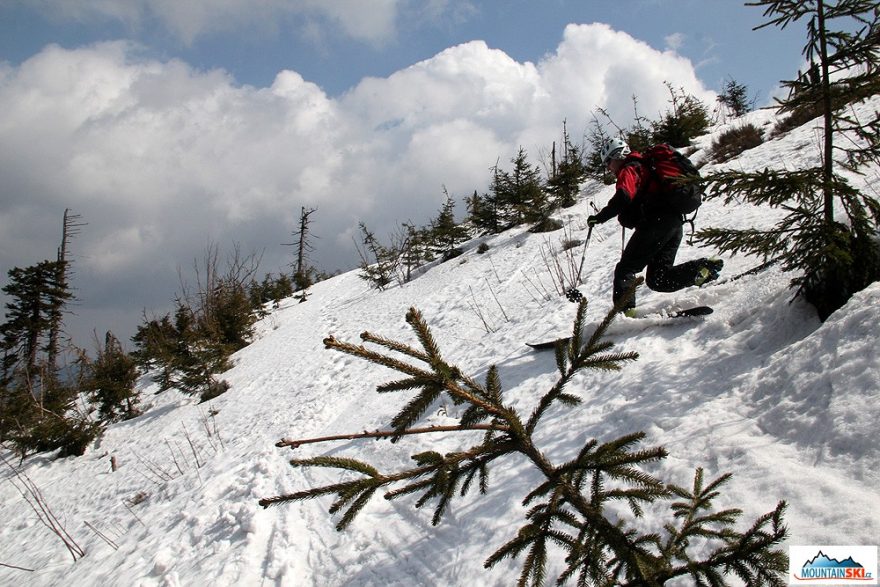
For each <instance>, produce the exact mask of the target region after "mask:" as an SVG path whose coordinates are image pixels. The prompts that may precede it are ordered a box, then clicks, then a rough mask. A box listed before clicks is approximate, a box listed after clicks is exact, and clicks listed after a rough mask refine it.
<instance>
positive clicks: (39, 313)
mask: <svg viewBox="0 0 880 587" xmlns="http://www.w3.org/2000/svg"><path fill="white" fill-rule="evenodd" d="M64 271H65V269H64V262H61V261H41V262H40V263H38V264H36V265H33V266H31V267H25V268H24V269H21V268H19V267H15V268H13V269H11V270H10V271H9V273H8V275H9V283H7V284H6V285H5V286H4V287H3V293H5V294H6V295H7V296H9V297H10V298H11V300H10V301H9V302H7V303H6V322H5V323H4V324H3V325H2V327H0V332H2V336H3V348H4V351H5V353H4V365H3V371H4V379H8V378H9V377H11V376H12V371H13V370H14V369H15V368H16V367H17V368H18V369H19V370H20V371H21V372H22V373H23V374H24V375H25V376H28V377H36V376H37V375H38V373H37V369H36V365H37V359H38V357H39V355H40V353H41V352H43V353H49V352H50V351H51V350H52V344H53V336H52V333H53V331H54V329H56V328H57V326H58V324H59V322H60V320H61V315H62V312H63V310H64V306H65V304H66V303H67V301H68V300H70V299H71V298H72V294H71V292H70V290H69V289H67V288H66V287H65V286H64ZM48 375H49V376H50V377H54V376H55V373H54V371H53V372H50V373H49V374H48Z"/></svg>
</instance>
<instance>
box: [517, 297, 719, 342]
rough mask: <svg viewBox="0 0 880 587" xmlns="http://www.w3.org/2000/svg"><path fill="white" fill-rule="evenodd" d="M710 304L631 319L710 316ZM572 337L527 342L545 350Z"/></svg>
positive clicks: (653, 313)
mask: <svg viewBox="0 0 880 587" xmlns="http://www.w3.org/2000/svg"><path fill="white" fill-rule="evenodd" d="M714 311H715V310H713V309H712V308H710V307H709V306H695V307H693V308H685V309H684V310H672V311H669V312H652V313H650V314H646V315H644V316H637V317H635V318H631V320H642V319H645V318H693V317H695V316H708V315H709V314H711V313H712V312H714ZM569 340H571V337H568V336H567V337H564V338H557V339H556V340H547V341H544V342H527V343H526V346H529V347H531V348H533V349H535V350H538V351H543V350H548V349H554V348H556V345H557V343H562V344H566V343H567V342H568V341H569Z"/></svg>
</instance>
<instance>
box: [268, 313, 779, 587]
mask: <svg viewBox="0 0 880 587" xmlns="http://www.w3.org/2000/svg"><path fill="white" fill-rule="evenodd" d="M586 308H587V302H586V301H583V302H581V304H580V306H579V308H578V312H577V317H576V319H575V323H574V328H573V332H572V337H571V339H570V341H569V342H568V343H559V344H558V345H557V348H556V363H557V367H558V370H559V379H558V381H557V383H556V384H555V385H554V386H553V387H552V388H550V390H549V391H547V392H546V393H545V394H544V395H543V396H542V397H541V398H540V399H539V400H538V401H537V403H536V405H535V406H534V409H533V410H532V411H531V412H530V414H529V415H528V416H527V417H523V416H522V415H521V414H520V413H518V412H517V411H516V410H515V409H514V408H513V407H512V406H511V405H510V404H509V403H505V398H504V395H503V390H502V386H501V381H500V378H499V375H498V370H497V369H496V368H495V367H494V366H493V367H491V368H490V369H489V372H488V374H487V376H486V380H485V382H484V383H480V382H478V381H476V380H474V379H472V378H471V377H469V376H467V375H465V374H464V373H463V372H462V371H461V370H460V369H458V368H457V367H456V366H454V365H450V364H449V363H447V362H446V361H445V360H444V359H443V357H442V356H441V354H440V350H439V348H438V347H437V344H436V342H435V339H434V337H433V335H432V334H431V332H430V330H429V328H428V325H427V323H426V321H425V320H424V319H423V317H422V316H421V314H420V313H419V312H418V311H417V310H415V309H410V311H409V312H408V313H407V316H406V320H407V322H408V324H409V325H410V326H411V327H412V329H413V330H414V332H415V335H416V337H417V339H418V341H419V343H420V345H421V348H415V347H411V346H409V345H406V344H404V343H401V342H397V341H394V340H389V339H387V338H384V337H381V336H377V335H374V334H371V333H368V332H365V333H364V334H362V335H361V338H362V339H363V341H364V342H365V343H369V344H371V345H375V346H376V347H377V349H374V348H371V347H367V346H365V345H357V344H352V343H347V342H342V341H339V340H336V339H335V338H333V337H330V338H327V339H325V341H324V344H325V345H326V346H327V348H329V349H333V350H336V351H340V352H342V353H346V354H349V355H353V356H355V357H359V358H362V359H365V360H367V361H370V362H372V363H375V364H378V365H382V366H384V367H387V368H390V369H392V370H395V371H398V372H400V373H401V374H402V378H401V379H397V380H394V381H390V382H388V383H386V384H384V385H381V386H379V387H378V389H377V391H379V392H380V393H390V392H398V391H409V392H416V394H415V397H413V399H411V400H410V401H409V403H407V404H406V405H405V406H404V407H403V409H402V410H401V411H400V412H399V413H398V414H397V416H396V417H394V419H392V420H391V422H390V428H389V429H387V430H384V431H378V432H373V433H363V434H353V435H346V436H337V437H327V438H318V439H305V440H282V441H281V442H279V443H278V445H277V446H290V447H292V448H297V447H298V446H300V445H302V444H307V443H313V442H321V441H329V440H342V439H352V438H382V437H385V438H390V439H391V441H392V442H395V441H397V440H399V439H400V438H401V437H403V436H406V435H413V434H429V433H438V432H443V433H449V432H457V433H460V434H461V437H462V438H465V437H467V438H468V440H466V441H465V444H464V445H463V446H462V448H461V450H456V451H453V452H448V453H446V454H441V453H439V452H437V451H434V450H425V451H423V452H419V453H417V454H414V455H412V460H413V461H414V465H413V466H412V467H411V468H405V469H403V470H399V471H389V472H383V471H380V470H379V469H377V468H376V467H375V466H374V465H372V464H370V463H367V462H363V461H359V460H356V459H352V458H347V457H344V456H335V455H334V456H318V457H313V458H306V459H294V460H292V461H291V464H292V465H293V466H295V467H329V468H334V469H338V470H340V471H341V472H343V474H344V475H345V476H346V477H347V479H348V480H346V481H340V482H338V483H333V484H330V485H326V486H323V487H316V488H313V489H306V490H304V491H299V492H296V493H292V494H289V495H281V496H277V497H271V498H267V499H262V500H260V505H262V506H263V507H269V506H272V505H277V504H281V503H289V502H296V501H303V500H309V499H313V498H316V497H319V496H325V495H326V496H335V500H334V502H333V504H332V506H331V507H330V513H331V514H340V518H339V522H338V524H337V529H338V530H340V531H341V530H344V529H345V528H346V527H348V526H349V525H350V524H351V523H352V521H353V520H354V519H355V516H357V514H358V512H360V511H361V510H362V508H363V507H364V505H365V504H366V503H367V502H369V500H370V499H371V498H373V497H374V496H375V495H377V494H379V495H382V496H383V497H384V498H385V499H388V500H393V499H398V498H401V497H404V496H413V497H415V498H416V503H415V505H416V507H421V506H424V505H426V504H429V503H430V504H432V505H433V507H434V514H433V518H432V523H433V524H435V525H436V524H438V523H439V522H440V521H441V520H442V518H443V516H444V514H445V513H446V512H447V508H448V506H449V504H450V502H451V501H452V500H453V499H455V497H456V495H460V496H464V495H466V494H467V493H468V492H469V491H470V490H471V489H477V490H478V491H479V492H480V493H481V494H485V493H487V492H488V491H489V470H490V465H493V464H495V463H496V461H500V462H503V463H504V465H503V466H505V467H509V466H511V464H512V463H513V462H514V460H512V459H517V458H518V459H520V460H521V461H524V462H525V463H528V464H529V465H530V466H532V467H534V468H536V469H537V470H538V471H540V473H541V475H542V478H543V480H542V481H541V482H540V483H539V484H538V485H537V486H535V487H534V488H533V489H532V490H531V491H530V492H529V493H528V494H527V495H525V496H524V499H523V504H524V505H525V506H526V507H528V508H529V509H528V512H527V513H526V515H525V520H524V521H523V525H522V526H521V527H520V528H519V529H518V530H516V529H512V530H511V533H510V534H511V538H510V540H509V541H508V542H507V543H505V544H503V545H501V546H500V547H499V548H498V549H497V550H495V551H494V552H493V553H491V554H489V556H488V557H487V559H486V561H485V563H484V564H485V566H486V567H487V568H489V567H492V566H494V565H495V564H497V563H498V562H500V561H502V560H504V559H506V558H517V557H521V558H522V561H523V562H522V571H521V575H520V579H519V582H518V584H519V585H522V586H525V585H533V586H538V585H542V584H544V581H545V578H546V574H547V561H548V554H549V551H550V549H551V548H553V547H555V548H558V549H561V550H562V551H563V552H564V553H565V564H566V567H565V568H564V570H563V571H562V573H561V575H560V576H559V577H558V581H559V582H560V583H562V582H565V581H566V580H568V579H574V580H575V581H576V584H578V585H594V586H600V585H601V586H610V585H618V586H620V585H623V586H630V587H634V586H636V585H638V586H657V585H663V584H664V583H666V582H667V581H670V580H672V579H675V578H681V579H685V580H689V581H691V584H695V585H712V586H720V585H726V584H727V581H726V576H727V575H731V574H733V575H736V576H737V577H738V578H739V579H741V580H742V581H744V582H745V583H746V584H748V585H750V586H752V587H759V586H762V585H772V586H782V585H784V584H785V583H786V581H785V580H784V579H783V576H784V572H785V570H786V569H787V564H788V563H787V557H786V555H785V554H784V552H783V551H782V550H781V549H779V548H778V545H779V543H780V542H781V541H782V540H783V539H784V538H785V535H786V529H785V527H784V525H783V523H782V516H783V511H784V509H785V504H784V502H780V503H779V504H778V505H777V507H776V508H775V509H774V510H773V511H771V512H769V513H767V514H764V515H762V516H760V517H759V518H758V519H757V520H755V521H754V522H753V523H752V524H751V525H750V526H749V527H748V528H747V529H745V530H738V529H736V528H735V526H736V522H737V520H738V518H739V517H740V515H741V513H742V512H741V511H740V510H738V509H725V510H717V509H716V508H715V507H714V504H713V501H714V499H715V498H716V497H717V496H718V495H719V494H720V492H721V491H720V489H721V487H722V486H723V484H724V483H725V482H726V481H727V480H728V479H729V477H730V475H721V476H720V477H718V478H717V479H714V480H709V479H706V478H705V477H704V473H703V470H702V469H699V468H698V469H697V470H696V473H695V475H694V479H693V482H692V484H689V485H688V486H679V485H675V484H668V483H665V482H664V481H662V480H661V479H659V478H657V477H656V476H654V475H653V474H651V473H649V472H647V471H646V470H645V469H644V468H643V465H646V464H650V463H653V462H655V461H657V460H660V459H662V458H664V457H665V456H666V454H667V453H666V450H665V449H663V448H662V447H652V448H642V447H640V446H639V444H640V442H641V441H642V440H643V439H644V437H645V434H644V433H635V434H628V435H626V436H622V437H620V438H617V439H614V440H611V441H608V442H604V443H600V442H599V441H597V440H590V441H588V442H587V443H586V444H585V445H584V446H583V447H582V448H581V449H580V450H579V451H578V452H577V454H572V455H571V456H570V458H569V459H568V460H566V461H562V462H553V461H552V460H551V459H550V457H549V456H548V454H549V451H545V450H543V449H542V446H540V444H539V439H540V438H542V437H543V438H546V437H547V435H548V433H547V432H546V431H544V430H543V429H542V424H544V418H545V416H546V415H547V414H548V413H549V412H550V411H551V410H559V409H564V408H565V407H572V406H576V405H577V404H579V403H581V402H582V401H583V399H584V398H582V397H580V396H578V395H575V394H573V393H571V392H568V391H566V386H567V384H568V383H569V382H570V381H571V380H572V378H573V377H574V376H575V374H577V373H578V372H580V371H582V370H584V369H604V370H612V371H614V370H618V369H620V368H621V365H622V364H623V363H625V362H627V361H632V360H634V359H635V358H636V357H637V355H636V353H612V352H609V349H610V348H611V346H612V343H610V342H605V341H603V340H602V336H603V334H604V332H605V331H606V329H607V328H608V326H609V325H610V324H611V322H612V320H613V319H614V315H615V314H616V312H617V311H618V310H619V308H614V309H612V311H611V312H609V314H608V315H607V316H606V318H605V320H604V321H603V322H602V324H601V325H600V326H599V327H598V328H597V329H596V331H595V332H594V333H593V334H592V335H585V333H584V332H583V326H584V317H585V315H586ZM441 398H448V399H450V400H451V401H452V402H454V403H455V404H458V405H461V406H463V407H464V411H463V415H462V417H461V420H460V422H459V424H458V425H456V426H445V427H428V428H417V427H416V425H417V423H418V422H419V420H420V419H421V418H422V416H423V415H424V413H425V412H426V411H427V410H428V409H429V408H430V407H431V406H432V405H434V404H435V402H436V401H438V400H439V399H441ZM474 433H478V434H479V435H481V436H482V439H481V440H477V441H476V442H474V439H473V436H472V435H473V434H474ZM663 502H666V503H668V506H669V514H668V519H667V521H666V523H665V524H663V525H662V531H660V530H658V529H657V528H650V529H645V528H642V527H640V526H639V525H638V523H637V521H638V519H639V518H640V516H641V515H642V512H643V509H644V508H645V507H647V506H650V505H652V504H653V505H654V506H656V505H659V504H661V503H663ZM620 503H623V504H626V505H628V506H629V509H630V512H631V514H632V518H631V519H628V518H626V517H623V516H622V515H621V514H620V512H619V511H618V510H615V509H613V508H609V506H612V504H620ZM655 509H656V508H655Z"/></svg>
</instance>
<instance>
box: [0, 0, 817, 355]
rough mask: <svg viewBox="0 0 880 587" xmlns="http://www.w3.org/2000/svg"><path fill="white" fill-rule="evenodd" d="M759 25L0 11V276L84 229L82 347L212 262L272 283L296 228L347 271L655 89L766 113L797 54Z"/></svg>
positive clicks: (441, 7)
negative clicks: (366, 234)
mask: <svg viewBox="0 0 880 587" xmlns="http://www.w3.org/2000/svg"><path fill="white" fill-rule="evenodd" d="M762 22H763V17H762V14H761V10H760V9H758V8H755V7H746V6H744V5H743V4H742V3H740V2H736V1H733V0H701V1H697V0H618V1H616V2H611V1H605V0H593V1H586V0H580V1H573V0H547V1H544V2H527V1H524V0H510V1H507V2H501V1H477V0H375V1H366V0H363V1H361V0H263V1H261V2H253V1H247V0H224V1H223V2H217V1H216V0H188V1H186V2H183V1H182V0H128V1H124V2H123V1H117V0H65V1H64V2H60V1H57V0H2V2H0V275H3V276H4V277H3V281H4V282H5V275H6V272H7V271H8V270H9V269H11V268H12V267H16V266H19V267H21V266H26V265H29V264H33V263H36V262H38V261H40V260H42V259H46V258H50V257H52V256H53V255H54V252H55V249H56V247H57V241H58V239H59V238H60V225H61V217H62V214H63V212H64V209H65V208H70V209H71V210H72V211H73V212H74V213H77V214H80V215H81V216H82V220H83V221H84V222H87V223H88V226H87V227H85V228H84V229H83V230H82V232H81V234H80V235H79V236H77V238H76V240H75V241H74V243H73V251H74V255H75V256H74V262H75V268H76V280H77V284H76V285H77V288H78V292H77V293H78V297H79V300H80V301H79V302H78V305H77V307H76V309H75V310H76V316H74V317H71V320H70V327H71V330H72V331H74V336H75V340H76V342H78V344H80V345H83V346H86V345H88V344H89V341H88V338H89V337H90V333H91V332H92V330H93V329H94V330H97V332H98V333H99V334H102V333H103V332H104V331H105V330H108V329H110V330H113V331H114V332H115V333H116V334H117V335H118V336H119V337H120V338H122V339H123V340H125V339H127V338H128V337H129V336H131V334H132V333H133V332H134V328H135V327H136V325H137V324H138V323H139V322H140V316H141V313H142V311H143V310H145V309H146V311H147V313H148V314H151V313H164V312H166V311H167V310H168V308H169V306H170V303H171V301H172V300H173V298H174V295H175V293H176V292H177V291H179V289H180V279H179V275H181V274H182V275H184V276H187V275H191V274H192V267H193V263H194V260H195V259H199V258H202V256H203V254H204V250H205V248H206V247H207V246H209V244H216V245H217V246H219V247H220V248H221V249H222V250H223V251H224V252H225V251H229V250H230V249H231V247H232V244H233V243H237V244H238V245H239V246H240V249H241V250H242V251H244V252H246V253H248V252H254V253H258V254H260V255H261V256H262V265H261V270H262V272H263V273H268V272H273V273H277V272H278V271H280V270H284V269H286V265H287V264H288V263H289V262H290V256H291V251H290V249H289V248H285V247H282V246H281V243H285V242H290V233H291V231H292V230H293V229H294V226H295V223H296V221H297V217H298V214H299V211H300V208H301V206H307V207H316V208H318V212H317V213H316V214H315V215H314V216H313V220H314V224H313V232H314V235H315V236H316V237H317V239H318V240H317V241H316V243H315V244H316V251H315V253H314V254H313V257H312V262H313V263H314V264H315V265H318V266H319V267H320V268H322V269H324V270H328V271H332V270H336V269H348V268H351V267H353V266H354V265H356V263H357V255H356V251H355V249H354V244H353V237H354V236H355V235H356V234H357V225H358V223H359V222H362V221H363V222H365V223H366V224H367V225H368V226H369V227H370V228H371V229H372V230H373V231H374V232H375V233H376V234H377V235H379V236H380V237H381V236H382V235H390V234H391V233H393V232H394V231H395V230H396V229H397V228H399V226H400V223H402V222H406V221H411V222H413V223H415V224H417V225H421V224H427V222H428V220H429V219H430V218H431V217H433V216H435V215H436V213H437V211H438V210H439V208H440V206H441V205H442V203H443V200H444V198H445V196H444V188H445V189H446V190H447V191H448V192H449V193H450V194H451V195H452V196H453V197H455V198H456V199H458V200H459V201H461V200H462V199H463V198H464V197H466V196H467V195H469V194H471V193H473V191H474V190H478V191H480V192H483V191H485V190H486V188H487V185H488V182H489V179H490V173H489V171H488V170H489V167H491V166H492V165H493V164H495V163H496V161H500V162H501V164H502V167H504V163H505V162H507V161H509V160H510V158H511V157H512V156H513V155H515V153H516V151H517V150H518V148H519V147H520V146H522V147H523V148H525V149H526V151H527V152H528V154H529V156H530V158H531V160H532V162H533V163H534V164H539V163H540V161H541V157H542V155H546V151H547V149H548V147H549V145H550V144H551V143H552V142H553V141H554V140H558V138H559V137H558V135H559V134H560V132H561V127H562V122H563V120H565V121H567V125H568V129H569V132H570V133H571V134H572V135H573V136H574V137H575V139H576V140H577V139H578V138H579V137H581V136H583V133H584V132H586V130H587V129H588V126H589V124H590V121H591V117H592V112H594V109H595V108H596V107H599V106H601V107H604V108H606V109H607V110H609V112H611V114H612V115H613V117H614V118H615V121H616V122H618V123H619V124H621V125H625V124H627V123H628V118H629V117H630V116H631V115H632V109H633V107H632V97H633V96H637V97H638V102H639V110H640V113H642V114H645V115H647V116H649V117H651V116H654V117H656V115H658V114H659V113H661V112H662V111H664V110H665V109H666V107H667V106H668V99H669V93H668V90H667V88H666V86H665V82H668V83H670V84H672V85H673V86H674V87H676V88H682V89H684V90H686V91H687V92H689V93H692V94H693V95H695V96H697V97H699V98H701V99H703V100H704V101H705V102H706V103H707V104H709V105H710V106H714V99H715V95H716V92H717V91H719V90H720V89H722V87H723V84H724V82H725V80H726V79H730V78H732V79H735V80H736V81H737V82H739V83H742V84H745V85H746V86H747V87H748V88H749V89H750V91H751V94H752V95H753V96H754V97H755V98H756V99H757V102H758V105H759V106H760V105H764V104H766V103H768V102H769V100H770V96H771V95H772V94H773V92H774V91H775V89H776V88H777V86H778V83H779V80H781V79H788V78H790V77H791V76H793V75H794V74H795V72H796V70H797V68H798V66H799V64H800V63H801V61H802V58H801V55H800V52H801V46H802V44H803V38H804V30H803V26H802V25H799V26H798V25H796V26H794V27H791V29H787V30H785V31H780V30H778V29H775V28H767V29H763V30H759V31H753V30H752V28H753V27H754V26H756V25H758V24H760V23H762ZM463 211H464V206H463V205H461V204H460V205H459V207H458V212H459V214H462V213H463ZM609 262H610V261H609Z"/></svg>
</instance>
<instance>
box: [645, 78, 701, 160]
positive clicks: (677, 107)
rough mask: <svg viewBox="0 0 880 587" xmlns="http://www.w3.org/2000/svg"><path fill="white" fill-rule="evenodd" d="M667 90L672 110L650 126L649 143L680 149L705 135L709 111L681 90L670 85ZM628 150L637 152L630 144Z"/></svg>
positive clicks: (693, 97) (697, 100) (667, 85)
mask: <svg viewBox="0 0 880 587" xmlns="http://www.w3.org/2000/svg"><path fill="white" fill-rule="evenodd" d="M666 87H667V88H668V89H669V94H670V100H669V103H670V104H671V105H672V109H671V110H668V111H667V112H666V113H665V114H664V115H663V116H662V117H661V118H660V120H658V121H656V122H654V123H652V125H651V127H652V128H651V141H652V142H653V143H654V144H656V143H669V144H670V145H672V146H673V147H676V148H679V149H680V148H682V147H687V146H689V145H690V142H691V139H692V138H694V137H697V136H700V135H702V134H705V133H706V130H707V129H708V128H709V111H708V109H707V108H706V105H705V104H703V103H702V102H701V101H700V100H699V99H697V98H696V97H695V96H692V95H690V94H686V93H685V91H684V90H683V89H682V90H680V91H679V92H676V91H675V89H674V88H673V87H672V85H670V84H668V83H667V84H666ZM630 148H631V149H633V150H635V151H638V150H640V149H639V148H636V147H634V146H633V145H632V144H631V145H630Z"/></svg>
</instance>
